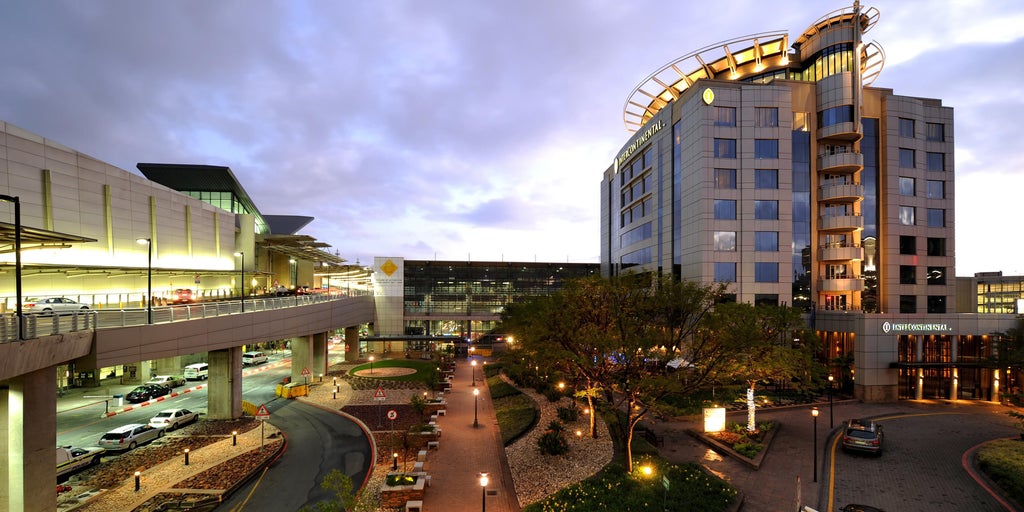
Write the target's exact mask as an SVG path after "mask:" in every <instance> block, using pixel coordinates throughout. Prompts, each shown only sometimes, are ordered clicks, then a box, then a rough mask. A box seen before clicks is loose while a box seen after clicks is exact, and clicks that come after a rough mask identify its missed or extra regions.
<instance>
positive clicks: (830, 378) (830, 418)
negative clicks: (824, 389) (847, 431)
mask: <svg viewBox="0 0 1024 512" xmlns="http://www.w3.org/2000/svg"><path fill="white" fill-rule="evenodd" d="M833 380H835V377H833V376H831V375H829V376H828V428H830V429H831V428H835V416H834V415H833V414H832V381H833Z"/></svg>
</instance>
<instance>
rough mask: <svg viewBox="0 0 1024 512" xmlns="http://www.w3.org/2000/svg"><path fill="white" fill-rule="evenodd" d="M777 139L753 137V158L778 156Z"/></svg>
mask: <svg viewBox="0 0 1024 512" xmlns="http://www.w3.org/2000/svg"><path fill="white" fill-rule="evenodd" d="M778 157H779V140H778V139H754V158H778Z"/></svg>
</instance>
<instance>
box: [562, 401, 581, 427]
mask: <svg viewBox="0 0 1024 512" xmlns="http://www.w3.org/2000/svg"><path fill="white" fill-rule="evenodd" d="M579 418H580V408H579V407H576V404H573V405H570V406H568V407H565V406H563V407H559V408H558V419H560V420H562V421H564V422H566V423H568V422H570V421H576V420H578V419H579Z"/></svg>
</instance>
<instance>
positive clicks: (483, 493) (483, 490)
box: [479, 473, 488, 512]
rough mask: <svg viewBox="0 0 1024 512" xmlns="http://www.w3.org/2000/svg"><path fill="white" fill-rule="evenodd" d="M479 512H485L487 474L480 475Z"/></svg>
mask: <svg viewBox="0 0 1024 512" xmlns="http://www.w3.org/2000/svg"><path fill="white" fill-rule="evenodd" d="M479 478H480V511H481V512H487V480H488V479H487V473H480V475H479Z"/></svg>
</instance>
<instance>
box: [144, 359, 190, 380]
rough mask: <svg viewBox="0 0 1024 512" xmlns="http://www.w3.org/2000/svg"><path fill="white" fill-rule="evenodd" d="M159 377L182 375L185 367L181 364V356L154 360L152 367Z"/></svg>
mask: <svg viewBox="0 0 1024 512" xmlns="http://www.w3.org/2000/svg"><path fill="white" fill-rule="evenodd" d="M150 367H151V368H153V371H155V372H156V374H157V375H181V374H182V373H183V372H184V371H185V365H183V364H181V356H173V357H164V358H161V359H154V360H153V361H152V364H151V365H150Z"/></svg>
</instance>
